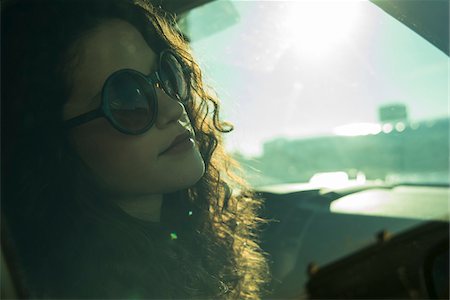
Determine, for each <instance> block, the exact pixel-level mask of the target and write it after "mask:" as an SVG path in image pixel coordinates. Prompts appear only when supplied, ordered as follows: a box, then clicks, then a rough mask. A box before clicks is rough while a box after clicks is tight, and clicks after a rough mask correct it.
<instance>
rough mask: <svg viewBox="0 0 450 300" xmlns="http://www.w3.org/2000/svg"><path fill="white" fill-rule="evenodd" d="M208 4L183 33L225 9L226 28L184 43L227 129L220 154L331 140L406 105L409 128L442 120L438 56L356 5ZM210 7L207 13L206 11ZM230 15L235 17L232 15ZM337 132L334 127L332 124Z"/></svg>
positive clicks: (201, 27) (443, 64)
mask: <svg viewBox="0 0 450 300" xmlns="http://www.w3.org/2000/svg"><path fill="white" fill-rule="evenodd" d="M227 3H228V5H229V4H230V3H229V2H224V1H217V2H216V3H213V4H210V5H219V6H222V7H220V8H217V7H216V11H217V12H219V15H217V16H215V17H214V18H215V19H214V18H209V19H207V20H206V19H204V18H203V17H201V16H200V15H199V14H201V10H202V9H208V5H207V6H205V7H203V8H200V9H199V11H198V12H197V15H195V12H194V13H193V14H192V18H190V24H189V26H190V28H191V36H192V38H193V39H194V41H195V39H196V36H199V35H203V34H204V31H205V30H207V29H209V28H210V27H211V26H213V25H214V24H213V23H214V22H220V19H221V18H224V16H226V13H225V12H226V11H229V12H230V11H231V12H233V11H235V12H237V14H238V18H239V20H238V21H237V23H236V24H234V25H232V26H230V27H229V28H227V29H225V30H223V31H220V32H218V33H216V34H214V35H211V36H208V37H204V38H202V39H199V40H198V41H195V42H194V43H193V48H194V51H195V53H196V55H197V57H198V58H199V60H200V63H201V65H202V66H203V68H204V71H205V73H206V76H207V77H208V79H209V82H210V83H211V84H212V85H213V87H214V88H215V89H216V90H217V91H218V92H219V96H220V97H221V99H222V101H223V112H224V114H223V115H224V117H225V118H226V119H227V120H229V121H231V122H232V123H234V124H235V128H236V129H235V131H234V132H233V133H231V134H230V135H229V136H228V138H227V140H226V141H227V143H228V148H229V149H231V150H238V151H240V152H241V153H244V154H247V155H257V154H258V153H260V151H261V147H262V143H264V142H265V141H268V140H271V139H274V138H277V137H287V138H301V137H307V136H315V135H324V134H332V133H333V132H334V129H335V128H336V127H339V126H342V125H346V124H351V123H376V122H378V108H379V106H380V105H384V104H389V103H403V104H405V105H407V109H408V114H409V119H410V120H411V121H419V120H427V119H434V118H439V117H448V116H449V106H448V79H449V77H448V63H449V60H448V57H447V56H445V55H444V54H443V53H442V52H440V51H439V50H438V49H436V48H435V47H434V46H433V45H431V44H429V43H428V42H427V41H425V40H424V39H423V38H421V37H420V36H418V35H417V34H415V33H414V32H412V31H411V30H410V29H408V28H407V27H406V26H404V25H403V24H401V23H399V22H398V21H396V20H395V19H393V18H392V17H390V16H388V15H387V14H386V13H385V12H384V11H382V10H381V9H379V8H378V7H376V6H375V5H374V4H372V3H370V2H366V1H339V0H338V1H331V2H330V1H328V2H324V1H318V0H315V1H233V2H232V6H233V7H234V8H233V7H230V6H227ZM210 8H212V7H210ZM235 17H236V15H235ZM341 128H342V127H341Z"/></svg>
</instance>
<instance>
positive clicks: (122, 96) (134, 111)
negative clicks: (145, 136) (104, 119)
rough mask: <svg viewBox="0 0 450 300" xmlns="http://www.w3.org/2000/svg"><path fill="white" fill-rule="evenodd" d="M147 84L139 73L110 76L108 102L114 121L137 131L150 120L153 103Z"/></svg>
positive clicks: (153, 108)
mask: <svg viewBox="0 0 450 300" xmlns="http://www.w3.org/2000/svg"><path fill="white" fill-rule="evenodd" d="M147 86H148V84H147V83H146V82H145V80H144V79H143V78H141V77H140V76H139V75H137V74H134V73H131V72H122V73H119V74H117V75H115V76H114V77H113V78H111V80H110V82H109V85H108V93H107V97H108V103H109V107H110V110H111V114H112V116H113V118H114V121H115V123H117V124H118V125H119V126H121V127H122V128H124V129H127V130H130V131H139V130H141V129H143V128H145V127H146V126H147V125H148V124H149V123H150V122H152V118H153V112H154V110H155V103H154V101H152V99H151V97H153V96H152V95H151V93H149V91H148V87H147Z"/></svg>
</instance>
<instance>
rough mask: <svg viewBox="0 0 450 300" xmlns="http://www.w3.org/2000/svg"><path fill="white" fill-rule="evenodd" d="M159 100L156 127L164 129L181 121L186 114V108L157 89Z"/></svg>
mask: <svg viewBox="0 0 450 300" xmlns="http://www.w3.org/2000/svg"><path fill="white" fill-rule="evenodd" d="M156 97H157V98H158V116H157V118H156V122H155V126H156V127H158V128H159V129H163V128H165V127H167V126H169V125H170V124H172V123H173V122H177V121H178V120H180V119H181V118H182V116H183V114H184V106H183V104H181V103H180V102H179V101H177V100H176V99H173V98H171V97H170V96H169V95H167V94H166V93H165V92H164V91H163V90H162V89H160V88H156Z"/></svg>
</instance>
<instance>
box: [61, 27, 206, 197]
mask: <svg viewBox="0 0 450 300" xmlns="http://www.w3.org/2000/svg"><path fill="white" fill-rule="evenodd" d="M76 51H77V53H78V55H77V58H76V63H75V67H74V71H73V75H72V76H73V77H72V80H73V90H72V91H73V92H72V94H71V96H70V98H69V100H68V102H67V103H66V105H65V107H64V119H65V120H67V119H70V118H72V117H75V116H78V115H80V114H83V113H85V112H88V111H91V110H93V109H96V108H98V107H99V106H100V101H101V100H100V98H101V97H99V96H97V97H96V95H99V94H100V92H101V90H102V87H103V83H104V82H105V80H106V79H107V78H108V76H109V75H111V74H112V73H114V72H115V71H117V70H120V69H125V68H128V69H134V70H137V71H139V72H141V73H143V74H150V73H151V72H153V71H154V70H155V69H156V67H157V65H156V64H157V58H158V55H157V54H156V53H155V52H154V51H153V50H152V49H151V48H150V47H149V46H148V45H147V43H146V42H145V40H144V38H143V37H142V35H141V34H140V32H139V31H138V30H137V29H136V28H134V27H133V26H132V25H131V24H129V23H127V22H125V21H121V20H110V21H106V22H104V23H102V24H101V25H100V26H98V27H97V28H96V29H95V30H93V31H92V32H90V33H89V34H88V35H86V36H85V37H84V38H82V40H81V41H80V42H79V43H78V45H77V47H76ZM156 94H157V97H158V116H157V118H156V121H155V123H154V125H153V126H152V127H151V128H150V129H149V130H148V131H147V132H145V133H143V134H141V135H137V136H136V135H126V134H123V133H121V132H119V131H118V130H117V129H115V128H114V127H113V126H112V125H111V124H110V123H109V122H108V121H107V120H106V119H105V118H97V119H94V120H92V121H90V122H87V123H84V124H82V125H79V126H77V127H75V128H73V129H71V133H70V134H71V136H70V138H71V141H72V143H73V146H74V147H75V149H76V151H77V152H78V154H79V156H80V157H81V159H82V160H83V161H84V162H85V163H86V164H87V165H88V166H89V167H90V169H91V170H92V172H93V173H94V175H95V176H96V178H97V179H98V182H99V184H101V186H102V188H106V189H107V190H108V191H109V192H113V193H117V194H118V195H121V196H124V195H134V196H137V195H139V196H140V195H145V194H161V193H168V192H174V191H177V190H180V189H183V188H187V187H189V186H192V185H193V184H195V183H196V182H197V181H198V180H199V179H200V178H201V176H202V175H203V173H204V170H205V166H204V162H203V160H202V157H201V155H200V153H199V151H198V149H197V147H196V146H193V145H192V144H191V146H190V147H187V146H186V145H184V146H183V147H181V148H175V149H172V151H169V152H164V151H165V150H166V149H167V148H168V147H169V145H171V143H172V142H173V141H174V139H175V138H176V137H177V136H179V135H180V134H182V133H184V132H186V130H190V131H191V132H193V130H192V127H191V123H190V121H189V118H188V116H187V114H186V111H185V108H184V106H183V105H182V104H181V103H179V102H178V101H176V100H174V99H172V98H170V97H169V96H168V95H167V94H165V93H164V91H163V90H161V89H160V88H156ZM187 144H188V143H187ZM173 150H175V151H173Z"/></svg>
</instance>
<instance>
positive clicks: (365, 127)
mask: <svg viewBox="0 0 450 300" xmlns="http://www.w3.org/2000/svg"><path fill="white" fill-rule="evenodd" d="M381 129H382V127H381V125H380V124H377V123H352V124H347V125H342V126H338V127H336V128H334V129H333V132H334V134H336V135H341V136H359V135H369V134H379V133H380V132H381Z"/></svg>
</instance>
